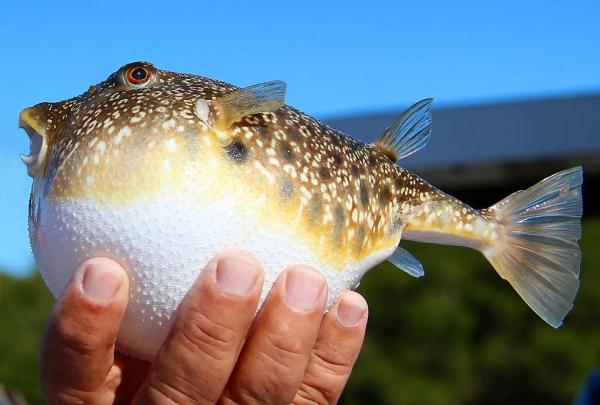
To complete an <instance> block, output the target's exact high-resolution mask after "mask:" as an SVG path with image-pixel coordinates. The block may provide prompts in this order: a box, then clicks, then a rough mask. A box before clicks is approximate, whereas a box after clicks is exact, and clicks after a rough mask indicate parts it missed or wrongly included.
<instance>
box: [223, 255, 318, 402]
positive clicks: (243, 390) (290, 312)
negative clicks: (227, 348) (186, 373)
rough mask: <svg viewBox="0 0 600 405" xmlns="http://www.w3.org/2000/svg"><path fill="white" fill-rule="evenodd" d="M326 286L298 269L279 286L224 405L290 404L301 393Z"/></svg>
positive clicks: (281, 279)
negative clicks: (238, 404)
mask: <svg viewBox="0 0 600 405" xmlns="http://www.w3.org/2000/svg"><path fill="white" fill-rule="evenodd" d="M326 299H327V285H326V283H325V280H324V279H323V277H322V276H321V274H319V273H318V272H317V271H316V270H314V269H311V268H308V267H303V266H296V267H293V268H290V269H288V270H287V271H285V272H283V273H282V275H281V276H280V277H279V278H278V279H277V281H276V282H275V284H274V286H273V288H272V290H271V292H270V294H269V296H268V298H267V300H266V302H265V305H264V308H263V310H262V311H261V313H260V314H259V316H258V318H257V320H256V321H255V324H254V326H253V328H252V332H251V333H250V335H249V337H248V341H247V343H246V345H245V346H244V350H243V351H242V354H241V355H240V359H239V360H238V364H237V366H236V368H235V370H234V371H233V373H232V376H231V379H230V380H229V382H228V383H227V387H226V388H225V391H224V393H223V398H222V402H226V403H227V402H234V403H267V404H270V403H289V402H290V401H291V400H292V399H293V398H294V394H295V393H296V391H297V390H298V387H299V386H300V383H301V381H302V376H303V375H304V370H305V369H306V365H307V364H308V360H309V357H310V352H311V349H312V348H313V346H314V344H315V341H316V339H317V334H318V332H319V325H320V323H321V319H322V317H323V311H324V308H325V301H326Z"/></svg>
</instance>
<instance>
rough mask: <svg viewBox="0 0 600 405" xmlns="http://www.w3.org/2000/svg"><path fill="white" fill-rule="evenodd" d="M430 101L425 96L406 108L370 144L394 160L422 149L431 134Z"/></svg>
mask: <svg viewBox="0 0 600 405" xmlns="http://www.w3.org/2000/svg"><path fill="white" fill-rule="evenodd" d="M432 101H433V99H432V98H426V99H424V100H421V101H419V102H417V103H415V104H413V105H412V106H411V107H409V108H407V109H406V110H405V111H404V112H403V113H402V114H400V116H399V117H398V118H397V119H396V121H394V122H393V123H392V125H390V126H389V127H388V128H387V129H386V130H385V131H383V134H381V136H380V137H379V139H377V140H376V141H375V142H373V144H372V146H373V147H374V148H376V149H379V150H380V151H381V152H383V153H384V154H385V155H386V156H387V157H389V158H390V159H391V160H392V161H394V162H395V161H397V160H400V159H402V158H405V157H407V156H409V155H412V154H413V153H415V152H418V151H419V150H421V149H423V148H424V147H425V146H426V145H427V142H429V135H430V134H431V102H432Z"/></svg>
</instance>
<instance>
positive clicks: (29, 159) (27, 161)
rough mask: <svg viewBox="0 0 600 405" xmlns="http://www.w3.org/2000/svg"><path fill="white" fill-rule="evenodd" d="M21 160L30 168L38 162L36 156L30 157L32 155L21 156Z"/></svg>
mask: <svg viewBox="0 0 600 405" xmlns="http://www.w3.org/2000/svg"><path fill="white" fill-rule="evenodd" d="M21 160H22V161H23V163H25V164H26V165H27V166H30V165H32V164H34V163H35V161H36V160H37V159H36V158H35V156H30V155H21Z"/></svg>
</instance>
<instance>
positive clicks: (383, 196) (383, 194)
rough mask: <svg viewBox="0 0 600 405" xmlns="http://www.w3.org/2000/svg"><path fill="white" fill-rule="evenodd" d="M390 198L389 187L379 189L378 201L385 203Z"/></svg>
mask: <svg viewBox="0 0 600 405" xmlns="http://www.w3.org/2000/svg"><path fill="white" fill-rule="evenodd" d="M391 199H392V192H391V191H390V188H389V187H387V186H385V187H383V188H382V189H381V191H380V192H379V202H380V203H381V204H382V205H384V204H387V203H388V202H390V201H391Z"/></svg>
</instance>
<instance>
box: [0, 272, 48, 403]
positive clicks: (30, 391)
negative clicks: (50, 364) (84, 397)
mask: <svg viewBox="0 0 600 405" xmlns="http://www.w3.org/2000/svg"><path fill="white" fill-rule="evenodd" d="M53 302H54V298H52V295H51V294H50V292H49V291H48V289H47V288H46V286H45V285H44V282H43V281H42V278H41V277H40V276H39V274H38V273H35V275H33V276H31V277H29V278H22V279H21V278H12V277H9V276H7V275H4V274H2V273H0V382H1V383H3V384H4V385H6V386H8V387H12V388H17V389H18V390H20V391H21V392H22V393H23V394H25V397H26V398H27V399H28V400H29V401H30V402H31V403H32V404H43V403H44V400H43V396H42V390H41V387H40V382H39V380H40V377H39V376H40V373H39V362H40V359H39V347H40V340H41V337H42V333H43V332H44V324H45V322H46V318H47V317H48V313H49V312H50V308H51V307H52V304H53Z"/></svg>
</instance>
